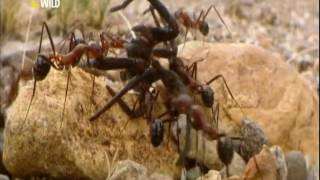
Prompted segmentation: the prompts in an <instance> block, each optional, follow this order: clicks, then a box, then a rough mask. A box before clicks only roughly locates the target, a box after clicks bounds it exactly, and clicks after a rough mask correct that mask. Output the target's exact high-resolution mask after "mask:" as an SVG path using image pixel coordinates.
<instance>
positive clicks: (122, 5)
mask: <svg viewBox="0 0 320 180" xmlns="http://www.w3.org/2000/svg"><path fill="white" fill-rule="evenodd" d="M132 2H133V0H125V1H124V2H123V3H122V4H120V5H117V6H113V7H112V8H111V9H110V12H111V13H112V12H116V11H119V10H121V9H125V8H126V7H127V6H128V5H129V4H130V3H132Z"/></svg>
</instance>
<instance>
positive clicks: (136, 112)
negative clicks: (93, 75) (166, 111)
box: [106, 85, 145, 119]
mask: <svg viewBox="0 0 320 180" xmlns="http://www.w3.org/2000/svg"><path fill="white" fill-rule="evenodd" d="M106 88H107V90H108V92H109V93H110V94H111V95H112V96H115V95H116V92H115V91H114V90H113V89H112V88H111V87H110V86H108V85H107V86H106ZM118 104H119V106H120V107H121V109H122V110H123V111H124V112H125V113H126V114H127V115H128V116H129V117H130V118H132V119H134V118H138V117H141V116H142V115H143V114H144V112H145V111H144V110H145V108H144V107H143V106H139V108H138V109H135V108H134V109H130V107H129V106H128V104H127V103H125V102H124V101H123V100H122V99H121V98H120V99H119V100H118Z"/></svg>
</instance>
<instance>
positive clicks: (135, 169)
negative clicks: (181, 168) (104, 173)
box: [107, 160, 173, 180]
mask: <svg viewBox="0 0 320 180" xmlns="http://www.w3.org/2000/svg"><path fill="white" fill-rule="evenodd" d="M107 180H173V178H172V177H170V176H168V175H163V174H160V173H157V172H155V173H153V174H151V175H150V176H149V172H148V170H147V168H146V167H145V166H143V165H141V164H138V163H136V162H134V161H130V160H125V161H119V162H118V163H117V164H116V165H115V167H114V169H113V172H112V174H111V176H110V177H108V178H107Z"/></svg>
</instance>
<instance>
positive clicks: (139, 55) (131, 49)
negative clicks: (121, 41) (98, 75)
mask: <svg viewBox="0 0 320 180" xmlns="http://www.w3.org/2000/svg"><path fill="white" fill-rule="evenodd" d="M132 1H133V0H125V1H124V2H123V3H122V4H121V5H118V6H115V7H113V8H111V10H110V11H111V12H115V11H118V10H121V9H124V8H125V7H127V6H128V5H129V4H130V3H131V2H132ZM148 1H149V3H150V4H151V6H152V7H153V8H154V9H155V10H156V11H157V12H158V13H159V14H160V16H161V18H162V19H164V20H165V21H166V22H167V24H168V25H167V26H165V27H152V26H145V25H137V26H135V27H133V28H132V30H133V31H134V32H135V33H137V38H136V39H132V40H131V41H129V42H128V43H127V44H126V47H125V49H126V52H127V56H128V58H111V57H110V58H109V57H107V58H103V59H99V60H98V59H97V60H95V61H93V62H92V64H93V66H94V67H95V68H97V69H101V70H109V69H115V68H117V69H126V76H127V77H129V78H130V80H129V82H128V84H127V85H126V86H125V87H124V88H123V89H122V90H121V91H120V92H119V93H117V94H116V95H115V96H114V97H113V98H112V99H111V100H110V101H109V102H108V103H107V104H106V105H105V106H104V107H103V108H101V109H100V110H99V111H98V112H96V113H95V114H94V115H93V116H92V117H91V118H90V120H91V121H94V120H95V119H97V118H98V117H99V116H100V115H101V114H102V113H103V112H105V111H106V110H108V109H109V108H110V107H111V106H112V105H113V104H114V103H116V102H117V101H118V100H119V98H121V97H122V96H123V95H124V94H125V93H126V92H127V91H129V90H130V89H133V88H135V87H137V86H138V85H139V84H141V83H144V84H145V85H147V86H150V85H151V84H150V83H149V82H154V80H157V79H158V78H157V74H156V73H155V71H154V69H153V68H149V67H150V65H151V61H152V60H151V59H152V54H153V52H154V51H155V49H154V47H155V46H156V45H157V44H159V43H161V42H166V41H170V40H172V39H175V38H176V37H177V36H178V35H179V28H178V24H177V22H176V20H175V18H174V17H173V16H172V15H171V14H170V12H169V11H168V10H167V8H166V7H165V6H164V5H163V4H162V3H161V2H160V1H159V0H148ZM168 51H170V50H167V51H161V53H160V55H161V54H165V53H166V52H168ZM111 61H115V64H113V63H111ZM110 67H111V68H110ZM148 76H150V77H148ZM140 87H141V86H140ZM143 87H144V86H143ZM144 89H147V88H144ZM135 90H138V91H140V90H139V88H136V89H135ZM143 93H144V90H141V94H143Z"/></svg>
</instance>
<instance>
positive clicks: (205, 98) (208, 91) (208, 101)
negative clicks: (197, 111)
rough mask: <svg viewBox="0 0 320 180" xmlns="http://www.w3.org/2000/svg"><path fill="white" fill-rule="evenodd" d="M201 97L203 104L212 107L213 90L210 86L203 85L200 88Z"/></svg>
mask: <svg viewBox="0 0 320 180" xmlns="http://www.w3.org/2000/svg"><path fill="white" fill-rule="evenodd" d="M201 99H202V102H203V104H204V105H205V106H207V107H212V106H213V104H214V92H213V90H212V88H211V87H210V86H205V87H204V88H203V89H202V90H201Z"/></svg>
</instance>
